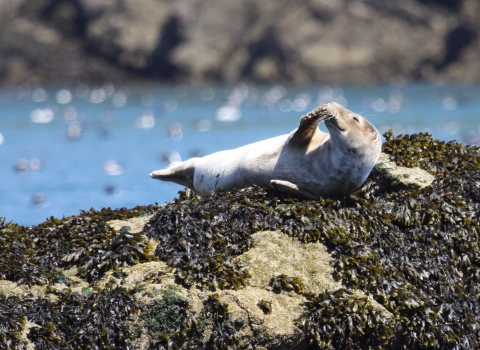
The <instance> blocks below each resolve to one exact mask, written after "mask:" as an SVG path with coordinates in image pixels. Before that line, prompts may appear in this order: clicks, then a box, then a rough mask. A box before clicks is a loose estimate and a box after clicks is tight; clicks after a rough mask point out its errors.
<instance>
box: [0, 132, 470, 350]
mask: <svg viewBox="0 0 480 350" xmlns="http://www.w3.org/2000/svg"><path fill="white" fill-rule="evenodd" d="M384 136H385V142H384V143H383V146H382V149H383V152H385V154H384V155H382V158H381V160H380V162H379V163H378V164H377V167H376V168H375V170H374V171H372V173H371V174H370V175H369V177H368V179H367V180H366V182H365V184H364V186H363V187H362V188H361V189H359V190H358V191H356V192H355V193H353V194H351V195H350V196H348V197H346V198H337V199H332V198H319V199H318V200H309V201H302V200H297V199H294V198H288V197H283V196H277V195H276V194H275V193H273V192H268V191H267V190H265V189H262V188H258V187H249V188H244V189H239V190H233V191H230V192H222V191H219V192H215V193H212V195H210V196H203V197H199V196H197V195H195V194H194V193H193V192H191V191H190V190H185V191H181V192H180V196H179V198H175V199H174V200H173V201H172V202H169V203H165V204H163V205H161V206H158V205H151V206H139V207H135V208H132V209H126V208H120V209H116V210H112V209H110V208H103V209H101V210H100V211H96V210H94V209H90V210H88V211H81V213H80V214H78V215H75V216H71V217H66V218H62V219H56V218H54V217H51V218H50V219H48V220H46V221H45V222H43V223H41V224H39V225H37V226H32V227H23V226H19V225H16V224H14V223H9V222H6V221H5V219H2V218H0V250H1V251H2V254H0V329H1V330H2V331H1V332H0V348H8V349H31V348H33V347H35V348H38V349H40V348H52V349H57V348H58V349H83V348H87V347H92V348H94V347H97V348H102V349H114V348H115V349H152V348H155V349H169V348H170V349H172V348H180V349H226V348H227V349H230V348H236V349H253V348H255V349H305V348H320V349H372V348H381V349H391V350H394V349H403V350H407V349H412V348H414V349H416V348H429V349H438V350H443V349H462V350H463V349H465V350H467V349H468V350H469V349H478V348H480V303H479V300H480V290H479V288H478V285H479V274H478V271H479V269H480V259H479V256H478V242H479V228H480V222H479V217H480V186H479V184H480V173H479V171H478V169H480V149H479V148H478V147H475V146H463V145H462V144H458V143H455V142H449V143H445V142H443V141H439V140H434V139H433V138H432V137H431V135H429V134H426V133H420V134H414V135H400V136H397V137H394V136H393V135H392V134H391V132H387V133H385V134H384ZM380 164H383V165H382V166H379V165H380ZM422 171H423V172H425V173H423V174H421V172H422ZM405 174H407V175H408V176H407V177H405V176H404V175H405ZM420 174H421V177H420V178H423V179H426V178H431V177H432V176H434V179H433V182H431V183H430V184H429V185H425V183H424V182H423V181H417V182H416V183H408V182H402V181H400V180H401V179H402V178H405V179H409V178H410V177H414V178H416V177H419V176H420ZM427 174H430V175H427Z"/></svg>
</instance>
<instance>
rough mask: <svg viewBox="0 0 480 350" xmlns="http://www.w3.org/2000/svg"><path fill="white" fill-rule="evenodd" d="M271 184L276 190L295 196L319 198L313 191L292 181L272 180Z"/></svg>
mask: <svg viewBox="0 0 480 350" xmlns="http://www.w3.org/2000/svg"><path fill="white" fill-rule="evenodd" d="M270 186H272V187H273V188H274V189H275V190H276V191H278V192H281V193H285V194H291V195H293V196H295V197H300V198H306V199H318V196H315V195H314V194H313V193H311V192H310V191H307V190H302V189H300V188H299V187H298V186H297V185H295V184H294V183H291V182H290V181H283V180H271V181H270Z"/></svg>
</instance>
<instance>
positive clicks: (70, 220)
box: [0, 205, 158, 285]
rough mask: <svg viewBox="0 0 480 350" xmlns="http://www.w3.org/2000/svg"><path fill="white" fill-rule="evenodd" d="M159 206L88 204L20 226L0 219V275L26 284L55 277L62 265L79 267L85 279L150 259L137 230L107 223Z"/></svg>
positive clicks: (147, 246) (42, 282) (145, 244)
mask: <svg viewBox="0 0 480 350" xmlns="http://www.w3.org/2000/svg"><path fill="white" fill-rule="evenodd" d="M157 208H158V207H157V205H151V206H147V207H140V206H138V207H135V208H133V209H126V208H121V209H115V210H113V209H110V208H103V209H101V210H100V211H96V210H94V209H90V210H89V211H82V212H81V213H80V214H79V215H75V216H71V217H67V218H63V219H56V218H54V217H51V218H49V219H48V220H46V221H45V222H43V223H41V224H39V225H37V226H33V227H24V226H19V225H16V224H12V223H6V222H5V219H1V220H0V249H2V252H3V254H2V256H1V257H0V278H2V279H5V280H10V281H12V282H17V283H21V284H28V285H34V284H37V285H43V284H47V283H56V282H58V276H59V275H60V274H61V271H60V269H64V268H69V267H73V266H77V267H79V268H80V269H79V271H80V274H81V276H82V277H86V278H87V280H88V281H89V282H92V281H96V280H98V279H99V278H101V277H102V276H103V275H104V273H105V272H106V271H108V270H111V269H116V268H118V267H121V266H127V265H133V264H135V263H137V262H139V261H149V260H151V259H152V255H151V254H150V247H149V245H148V242H147V241H146V240H145V238H144V237H143V236H142V235H141V234H140V233H128V232H126V233H124V232H122V233H118V234H117V233H115V230H113V229H112V228H111V227H109V226H108V225H107V224H106V222H107V221H109V220H115V219H128V218H132V217H136V216H141V215H146V214H148V213H153V212H155V211H156V210H157Z"/></svg>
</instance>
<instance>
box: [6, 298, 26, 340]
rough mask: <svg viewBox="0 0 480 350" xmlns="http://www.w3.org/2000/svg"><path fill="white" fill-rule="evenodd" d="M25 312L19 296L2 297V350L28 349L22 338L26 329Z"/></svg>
mask: <svg viewBox="0 0 480 350" xmlns="http://www.w3.org/2000/svg"><path fill="white" fill-rule="evenodd" d="M25 323H26V318H25V312H24V308H23V306H22V305H21V303H20V298H19V297H17V296H11V297H5V296H3V295H0V348H1V349H26V348H27V342H26V341H25V339H23V337H22V332H23V331H24V329H25Z"/></svg>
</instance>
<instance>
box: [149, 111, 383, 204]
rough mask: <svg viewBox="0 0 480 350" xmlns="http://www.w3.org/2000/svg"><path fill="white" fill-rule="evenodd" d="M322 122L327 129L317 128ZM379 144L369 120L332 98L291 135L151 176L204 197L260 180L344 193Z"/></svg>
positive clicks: (299, 190)
mask: <svg viewBox="0 0 480 350" xmlns="http://www.w3.org/2000/svg"><path fill="white" fill-rule="evenodd" d="M321 121H325V124H326V126H327V128H328V131H329V133H324V132H322V131H320V130H319V128H318V125H319V123H320V122H321ZM381 146H382V141H381V136H380V133H379V132H378V130H377V129H376V128H375V127H374V126H373V125H372V124H371V123H370V122H369V121H368V120H366V119H365V118H363V117H362V116H360V115H358V114H356V113H354V112H352V111H349V110H348V109H346V108H344V107H342V106H341V105H339V104H338V103H335V102H332V103H328V104H324V105H322V106H320V107H318V108H317V109H315V110H313V111H312V112H310V113H308V114H306V115H305V116H303V117H301V118H300V125H299V126H298V128H297V129H295V130H294V131H292V132H291V133H290V134H287V135H282V136H278V137H274V138H271V139H267V140H263V141H259V142H255V143H252V144H249V145H246V146H243V147H240V148H236V149H233V150H227V151H221V152H217V153H213V154H210V155H208V156H205V157H201V158H191V159H188V160H186V161H184V162H175V163H172V164H170V166H169V167H168V168H167V169H162V170H156V171H154V172H152V173H151V174H150V176H151V177H152V178H154V179H159V180H163V181H172V182H175V183H177V184H180V185H183V186H186V187H188V188H190V189H192V190H193V191H194V192H195V193H197V194H198V195H201V196H202V195H208V194H210V193H211V192H213V191H215V190H217V189H223V190H231V189H234V188H243V187H247V186H252V185H258V186H261V187H269V186H271V187H273V188H274V189H276V190H277V191H279V192H282V193H286V194H289V195H293V196H295V197H300V198H307V199H317V198H319V197H320V196H323V197H342V196H346V195H348V194H350V193H352V192H354V191H355V190H357V189H358V188H360V187H361V186H362V184H363V183H364V181H365V179H366V178H367V176H368V174H369V173H370V171H371V170H372V168H373V166H374V165H375V162H376V161H377V159H378V157H379V155H380V151H381Z"/></svg>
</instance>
